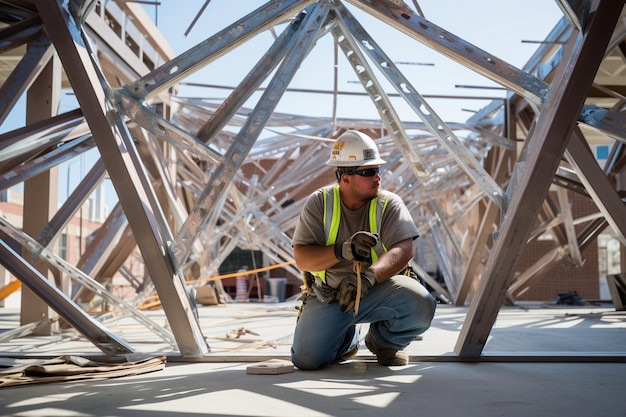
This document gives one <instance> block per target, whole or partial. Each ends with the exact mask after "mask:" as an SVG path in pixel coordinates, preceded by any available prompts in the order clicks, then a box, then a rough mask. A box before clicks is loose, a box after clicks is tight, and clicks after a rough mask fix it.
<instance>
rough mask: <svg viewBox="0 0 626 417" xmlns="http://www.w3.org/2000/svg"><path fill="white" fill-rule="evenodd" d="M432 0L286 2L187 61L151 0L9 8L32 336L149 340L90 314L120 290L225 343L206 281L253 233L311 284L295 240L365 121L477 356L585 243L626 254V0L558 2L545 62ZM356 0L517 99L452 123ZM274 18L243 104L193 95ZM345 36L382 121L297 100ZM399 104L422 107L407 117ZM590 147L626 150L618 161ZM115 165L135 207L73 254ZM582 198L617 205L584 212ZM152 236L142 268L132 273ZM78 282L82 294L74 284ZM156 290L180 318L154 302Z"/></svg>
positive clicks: (9, 162)
mask: <svg viewBox="0 0 626 417" xmlns="http://www.w3.org/2000/svg"><path fill="white" fill-rule="evenodd" d="M414 3H415V4H413V5H412V6H410V5H408V4H405V3H403V2H402V1H398V0H369V1H367V0H349V1H339V0H334V1H333V0H318V1H314V0H306V1H305V0H281V1H269V2H267V3H266V4H264V5H262V6H261V7H259V8H258V9H257V10H254V11H252V12H250V13H249V14H248V15H246V16H245V17H243V18H241V19H239V20H237V21H235V22H232V23H231V24H228V25H226V26H225V27H224V28H223V29H221V30H219V31H218V32H217V33H215V34H214V35H212V36H210V37H209V38H207V39H206V40H204V41H202V42H200V43H198V44H197V45H196V46H194V47H192V48H191V49H189V50H187V51H186V52H184V53H182V54H180V55H178V56H176V55H175V54H174V53H173V51H171V50H170V49H169V47H168V46H167V42H165V41H164V40H163V39H162V36H161V34H160V33H159V31H158V30H157V28H156V27H155V26H154V24H153V23H152V21H151V20H150V19H149V18H148V16H147V15H146V13H145V11H144V10H143V9H142V8H141V6H140V5H138V4H137V3H134V2H131V1H125V0H117V1H105V0H101V1H88V0H87V1H81V0H70V1H69V2H59V1H57V0H37V1H35V0H0V40H2V42H1V43H0V62H1V63H2V64H3V65H2V71H1V75H2V77H1V78H2V82H3V83H2V86H1V88H0V97H1V98H2V100H0V121H2V122H4V121H5V120H6V119H7V117H8V116H9V113H10V112H11V111H12V110H13V109H14V108H15V105H16V103H17V101H18V99H19V97H21V96H22V95H26V123H25V125H24V126H23V127H20V128H18V129H15V130H11V131H8V132H6V133H4V134H2V135H0V192H6V191H7V190H9V189H10V188H11V187H14V186H16V185H23V187H24V204H23V205H24V211H23V214H22V216H20V217H19V220H20V221H21V224H17V223H16V222H17V220H16V219H18V217H15V216H11V215H9V213H5V212H0V215H1V216H2V217H1V218H0V254H1V255H2V256H1V257H0V264H1V266H3V267H4V268H6V270H8V271H9V272H10V273H11V274H13V275H14V276H15V277H16V278H17V279H18V280H19V281H21V282H22V284H24V285H25V286H26V288H24V290H23V295H22V304H23V305H26V304H28V306H29V308H28V309H23V310H22V315H21V319H22V325H23V326H24V329H23V330H24V331H23V332H16V334H23V333H24V332H27V331H37V332H41V334H45V333H46V332H49V328H48V329H47V328H46V327H49V326H50V325H51V323H52V320H51V316H52V315H53V313H52V312H50V309H52V310H54V311H55V312H56V313H57V314H59V315H60V316H61V317H62V318H63V319H64V320H66V321H67V322H68V323H69V324H70V325H71V326H72V327H74V328H75V329H76V330H77V331H78V332H79V333H81V334H82V335H83V336H85V337H86V338H87V339H88V340H89V341H91V342H92V343H93V344H94V345H95V346H96V347H97V348H98V349H100V350H101V351H102V352H104V353H106V354H109V355H114V354H119V353H129V352H133V350H134V349H133V346H132V345H130V344H128V343H126V342H125V341H123V340H122V339H121V338H120V337H119V336H118V335H116V334H115V333H114V332H112V331H111V330H110V329H108V328H107V327H106V325H104V324H103V323H102V322H100V321H98V320H96V319H95V318H94V317H92V316H91V315H90V314H89V313H88V311H87V310H86V309H87V306H88V305H89V303H90V302H91V301H92V300H94V299H100V300H103V301H105V302H107V303H108V304H109V305H114V306H116V309H117V313H116V314H120V315H125V316H127V317H130V318H132V319H134V320H136V321H137V322H138V323H139V324H141V325H143V326H145V327H146V328H147V329H149V330H150V331H151V332H152V333H154V334H155V335H156V336H158V337H159V338H160V339H161V340H163V341H165V342H166V343H168V344H169V345H171V347H172V350H174V351H178V352H180V354H181V355H182V357H184V358H202V357H205V356H206V355H208V354H210V347H209V346H208V344H207V342H206V340H205V338H204V336H203V334H202V331H201V328H200V325H199V323H198V320H197V317H196V315H195V307H194V300H193V296H192V295H191V294H192V292H191V291H190V287H194V286H200V285H203V284H204V283H205V282H204V281H202V278H203V277H207V276H213V275H216V274H217V272H218V268H219V266H220V265H221V264H222V262H223V261H224V260H225V259H226V257H227V256H228V255H229V254H230V253H231V252H232V251H233V250H234V249H235V248H237V247H244V248H247V249H254V250H258V251H261V252H262V253H263V254H264V256H265V257H266V259H267V260H268V261H269V262H271V263H276V264H281V265H284V270H285V271H286V273H288V274H289V275H290V276H292V277H295V278H296V279H299V277H300V273H299V271H298V270H297V268H295V266H294V265H293V263H291V262H290V261H292V253H291V234H292V232H293V228H294V226H295V223H296V220H297V216H298V213H299V212H300V208H301V207H302V205H303V203H304V199H305V198H306V197H307V196H308V195H309V193H310V192H312V191H313V190H314V189H316V188H318V187H320V186H323V185H327V184H329V183H331V182H332V181H333V178H334V175H333V173H332V171H331V169H330V167H327V166H325V165H324V161H325V160H326V158H327V155H328V153H329V149H330V146H331V144H332V142H333V139H334V138H336V137H337V136H339V135H340V134H341V133H342V132H343V131H345V130H346V129H358V130H361V131H363V132H365V133H367V134H368V135H370V136H372V137H373V138H375V140H376V143H377V144H378V146H379V147H380V150H381V154H382V155H384V158H385V159H386V160H387V161H388V163H387V164H386V166H385V170H384V173H383V174H382V175H383V183H384V186H385V188H386V189H389V190H390V191H393V192H395V193H397V194H399V195H400V196H401V197H402V198H403V199H404V201H405V202H406V203H407V206H408V207H409V209H410V211H411V213H412V215H413V217H414V219H415V221H416V223H417V224H418V226H419V227H420V232H421V234H422V238H421V239H420V243H419V244H417V245H416V247H415V263H416V269H417V270H418V271H420V274H421V275H422V277H423V278H424V279H425V280H426V282H427V283H428V284H429V285H430V286H431V287H432V288H433V289H434V290H436V291H437V292H439V293H440V294H442V295H444V296H445V297H446V298H447V299H449V300H452V301H453V302H454V303H455V304H457V305H464V304H465V303H469V312H468V315H467V317H466V319H465V322H464V325H463V328H462V331H461V333H460V336H459V339H458V341H457V344H456V347H455V351H456V353H457V354H458V355H459V356H461V357H479V356H480V355H481V352H482V349H483V348H484V345H485V343H486V340H487V337H488V335H489V332H490V331H491V329H492V327H493V324H494V322H495V319H496V315H497V312H498V310H499V308H500V307H501V306H502V304H503V303H504V302H506V301H507V300H511V299H514V298H515V297H517V296H519V295H520V294H522V293H523V292H524V291H525V290H526V289H527V288H528V287H529V286H530V285H531V284H532V283H533V282H536V280H537V279H539V278H541V277H542V276H545V275H546V273H547V272H548V271H549V270H550V269H552V268H554V267H555V266H556V265H558V264H559V263H560V262H562V261H563V260H564V259H569V260H570V261H571V262H573V263H574V264H577V265H580V264H582V262H583V260H582V256H581V251H582V250H583V249H584V248H585V247H586V246H587V245H589V242H591V241H593V240H594V239H595V238H597V236H598V235H599V234H600V233H601V232H602V231H603V230H605V229H606V228H607V227H610V229H611V230H612V233H614V235H615V236H616V237H617V239H619V241H620V242H621V244H622V246H625V245H626V208H625V207H624V195H625V194H624V192H625V191H626V187H625V184H626V182H625V177H624V175H625V173H624V168H625V167H626V164H625V163H624V162H625V160H626V159H625V158H626V156H625V152H624V145H625V144H624V142H625V141H626V132H625V130H624V127H625V126H626V124H625V123H624V115H623V111H624V104H625V102H626V90H625V89H626V77H625V76H626V62H625V61H626V58H625V53H624V51H626V46H625V45H626V14H624V11H623V6H624V2H622V1H614V0H597V1H581V2H569V1H567V0H559V1H558V3H559V6H561V8H562V10H563V12H564V17H563V19H562V20H561V21H560V22H559V23H558V24H557V25H556V26H555V27H554V29H553V30H552V32H551V33H550V34H549V36H548V37H547V39H546V42H544V43H542V44H541V46H540V47H539V48H538V49H537V51H536V53H535V54H534V55H533V56H532V57H531V59H530V60H529V61H528V63H527V64H526V66H525V67H524V68H516V67H515V66H513V65H510V64H509V63H507V62H506V61H504V60H502V59H500V58H498V57H496V56H493V55H491V54H489V53H488V52H486V51H483V50H481V49H480V48H478V47H476V46H475V45H472V44H471V43H469V42H467V41H465V40H463V39H461V38H460V37H458V36H456V35H454V34H453V33H450V32H448V31H446V29H444V28H442V27H439V26H437V25H435V24H433V23H432V22H429V21H428V20H427V19H426V18H425V17H423V16H422V15H421V12H420V13H418V11H419V7H418V5H417V3H416V2H414ZM357 9H358V10H359V11H360V12H362V13H366V14H367V15H368V16H370V17H372V18H375V19H378V20H380V21H381V22H384V23H385V24H386V25H387V27H388V30H389V31H397V32H398V33H399V34H400V33H401V34H403V35H406V36H408V37H409V38H410V39H411V40H413V41H415V42H417V43H421V44H423V45H425V46H427V47H428V48H431V49H432V50H434V51H436V52H437V53H439V54H441V55H443V56H445V57H447V58H450V59H452V60H454V61H456V62H458V63H460V64H461V65H463V66H465V67H466V68H468V69H470V70H472V71H474V72H476V73H478V74H480V75H481V76H483V77H485V78H486V79H488V80H490V81H492V82H494V83H496V84H498V85H499V86H501V87H502V88H504V89H506V91H507V95H506V97H505V98H503V99H499V98H496V99H493V100H490V101H489V102H488V104H486V105H485V106H484V107H483V108H482V109H481V110H480V111H479V112H477V113H476V114H475V115H473V116H472V117H470V118H469V119H468V120H467V121H466V122H464V123H458V122H455V123H449V122H446V121H444V120H442V118H441V117H440V116H438V115H437V113H436V111H435V110H434V109H433V108H432V106H430V105H429V102H428V97H427V96H426V95H422V94H420V93H419V92H418V90H417V89H416V88H415V87H414V85H413V82H412V80H411V78H410V77H408V76H406V75H405V74H403V73H402V71H401V70H400V69H399V68H398V67H397V66H396V65H395V64H394V62H393V60H392V59H391V58H390V57H389V56H388V55H387V54H386V52H385V51H384V50H383V48H382V47H381V46H380V45H378V44H377V42H376V38H375V36H374V35H373V34H372V33H368V31H367V30H366V28H365V25H362V24H361V22H359V19H358V18H357V17H356V14H355V13H353V11H356V10H357ZM415 9H417V11H416V10H415ZM267 31H271V32H272V34H274V35H275V36H274V37H273V42H272V43H271V44H270V45H268V49H267V51H266V52H265V53H264V54H263V55H262V56H261V58H260V59H259V61H258V62H257V63H256V65H255V66H254V67H253V68H252V70H251V71H250V72H249V73H248V74H247V75H246V76H245V77H244V78H243V79H242V80H241V82H240V83H239V84H238V85H237V86H236V87H233V88H231V89H230V90H232V91H230V93H229V95H228V97H227V98H225V99H216V98H202V97H183V96H181V95H178V93H177V90H178V87H179V86H180V85H181V84H182V83H185V82H186V80H187V79H188V78H189V77H190V75H191V74H193V73H194V72H197V71H199V70H201V69H202V68H204V67H206V66H208V65H209V64H211V63H212V62H214V61H216V60H218V59H219V58H220V57H222V56H224V55H226V54H229V53H233V52H236V51H237V49H238V48H239V47H241V46H242V45H243V44H244V43H245V42H247V41H248V40H250V39H252V38H254V37H256V36H258V35H259V34H261V33H265V32H267ZM324 37H331V38H332V39H333V42H334V45H335V47H336V52H337V53H338V54H339V53H342V54H343V58H345V62H347V65H349V67H351V68H352V69H353V70H354V73H355V75H356V76H357V77H358V80H359V82H360V84H361V85H362V87H363V90H364V93H363V94H364V96H367V97H369V99H370V100H371V103H372V105H374V106H375V108H376V110H377V112H378V114H379V116H380V118H379V119H375V120H370V119H349V118H341V117H336V116H335V115H333V116H332V117H327V118H324V117H311V116H306V115H294V114H287V113H284V112H278V111H277V106H278V104H279V102H280V101H281V99H283V97H284V95H285V94H289V93H294V92H295V93H298V94H306V93H307V92H306V91H295V90H292V89H290V83H291V81H292V80H293V78H294V77H295V76H296V74H297V72H298V70H299V68H300V66H301V65H302V63H303V62H304V60H305V59H306V58H307V56H308V55H309V54H310V52H311V51H312V50H313V49H314V48H315V47H316V43H317V42H318V41H319V40H320V39H323V38H324ZM383 78H384V80H383ZM384 83H387V84H390V85H391V86H392V88H393V89H395V91H394V92H393V93H389V92H387V91H385V87H383V85H386V84H384ZM335 85H336V84H335ZM205 87H210V86H208V85H207V86H205ZM213 87H217V88H226V87H220V86H213ZM62 90H70V91H71V92H72V93H73V94H74V95H75V97H76V99H77V101H78V104H79V107H78V108H77V109H76V110H72V111H68V112H66V113H61V114H59V113H58V109H59V106H58V103H59V100H60V94H61V91H62ZM317 93H324V92H320V91H317ZM326 93H328V94H332V95H333V96H334V97H335V99H336V98H337V97H338V96H341V95H342V94H343V93H342V92H341V91H339V89H338V88H337V87H335V90H334V91H330V92H326ZM398 100H401V101H402V102H403V103H404V104H405V105H407V106H408V108H410V109H411V110H412V111H413V112H414V114H415V116H416V120H419V121H416V122H413V121H404V120H402V118H401V117H400V116H399V113H398V111H397V109H396V108H395V103H397V102H398ZM251 102H253V103H254V105H253V106H252V107H247V106H249V105H250V104H249V103H251ZM590 143H609V144H610V153H609V156H608V162H607V163H606V164H605V165H604V167H601V166H600V165H599V164H598V162H597V161H596V159H595V158H594V156H593V153H592V152H591V149H590V147H589V144H590ZM94 150H95V151H96V152H97V153H98V155H99V158H98V161H97V162H96V163H95V164H94V165H93V167H91V168H90V169H89V171H88V172H87V173H86V174H84V175H82V176H81V178H80V184H79V186H78V187H76V188H75V189H74V190H73V191H72V192H71V194H69V195H68V198H67V199H66V201H65V202H64V203H63V204H62V205H61V206H60V207H57V192H56V191H55V190H56V187H57V182H56V178H57V171H56V170H57V167H58V166H59V165H60V164H62V163H63V162H66V161H69V160H72V159H73V158H77V157H78V156H80V155H82V154H84V153H86V152H88V151H94ZM284 173H288V175H282V174H284ZM105 179H110V181H111V183H112V184H113V186H114V188H115V192H116V194H117V197H118V199H119V204H118V205H117V206H116V207H114V208H113V209H112V210H111V212H110V213H109V214H108V216H107V218H106V219H104V221H103V222H102V225H101V226H100V227H99V228H98V229H97V231H95V232H94V233H93V234H92V236H91V237H90V239H89V240H88V244H87V246H86V247H85V249H84V251H82V252H81V256H80V258H79V259H78V260H77V261H76V262H74V263H70V262H68V261H67V260H65V259H63V258H62V257H60V256H59V255H58V254H57V253H56V252H55V250H54V248H55V247H56V246H55V245H58V243H59V239H60V236H61V234H62V230H63V229H64V228H65V227H67V226H68V224H70V222H71V220H72V218H73V217H74V216H75V214H76V213H77V212H78V211H79V210H81V207H83V205H84V204H85V202H86V201H87V200H88V198H89V196H90V195H91V194H92V193H93V192H94V190H95V189H96V188H97V187H98V186H99V185H101V184H102V182H103V181H105ZM550 190H554V191H555V192H551V191H550ZM574 194H576V195H581V196H583V197H584V198H586V199H588V200H590V201H593V203H594V204H595V206H596V207H597V211H598V214H597V215H596V216H590V217H589V218H588V219H577V218H575V217H574V215H573V213H572V211H571V207H570V205H571V204H570V198H572V195H574ZM2 207H3V206H1V205H0V210H1V209H2ZM575 226H579V227H575ZM546 234H548V235H550V236H552V239H551V241H552V242H553V244H554V245H553V249H552V250H551V251H549V253H546V254H545V256H544V257H542V258H541V259H537V260H536V262H535V263H534V264H533V265H531V266H530V267H527V268H525V269H520V258H521V255H522V252H523V250H524V248H525V247H527V246H528V245H530V244H532V242H533V241H536V240H537V239H538V238H539V237H540V236H545V235H546ZM137 250H138V251H139V253H140V256H141V259H142V262H143V265H144V266H145V271H144V276H141V277H138V276H136V274H134V273H132V272H131V271H129V270H128V269H127V268H126V267H125V262H126V261H127V260H128V259H129V257H131V256H135V255H134V254H136V252H137ZM622 250H623V248H622ZM622 256H623V255H622ZM433 265H435V266H436V269H439V271H440V272H441V275H442V277H443V282H441V281H437V280H435V278H434V277H433V276H432V273H433V272H434V270H433V268H432V266H433ZM115 273H121V274H122V275H124V276H125V277H126V278H127V279H128V281H129V283H130V284H131V285H132V287H133V288H134V289H135V290H136V294H137V295H136V297H134V298H132V299H130V300H128V299H126V300H123V299H121V298H119V297H117V296H116V295H114V294H112V293H111V291H110V289H109V288H107V287H106V285H105V283H106V282H107V280H108V279H109V278H110V277H111V276H113V275H114V274H115ZM68 281H69V282H71V283H72V284H73V285H74V286H77V287H78V288H79V290H78V291H76V292H74V293H72V292H71V291H64V290H63V289H64V288H67V284H66V283H67V282H68ZM153 295H158V297H159V300H160V302H161V305H162V308H163V310H164V312H165V314H166V316H167V321H168V323H169V329H168V328H165V327H163V326H161V325H159V324H157V323H154V322H153V321H152V320H150V319H149V318H148V317H146V316H145V315H144V314H143V313H142V311H141V310H140V308H139V307H140V306H141V305H142V303H143V302H144V301H145V300H146V299H147V298H148V297H150V296H153ZM42 320H43V322H44V325H43V326H42V325H40V324H41V321H42ZM33 323H38V325H37V326H33ZM170 331H171V333H170Z"/></svg>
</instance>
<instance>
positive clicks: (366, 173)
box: [346, 167, 380, 177]
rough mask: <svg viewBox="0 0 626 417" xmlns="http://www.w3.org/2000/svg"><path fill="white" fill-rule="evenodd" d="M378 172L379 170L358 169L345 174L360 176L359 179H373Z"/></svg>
mask: <svg viewBox="0 0 626 417" xmlns="http://www.w3.org/2000/svg"><path fill="white" fill-rule="evenodd" d="M379 170H380V168H378V167H377V168H365V169H359V170H358V171H350V172H346V174H348V175H354V174H356V175H360V176H361V177H373V176H374V175H376V174H378V171H379Z"/></svg>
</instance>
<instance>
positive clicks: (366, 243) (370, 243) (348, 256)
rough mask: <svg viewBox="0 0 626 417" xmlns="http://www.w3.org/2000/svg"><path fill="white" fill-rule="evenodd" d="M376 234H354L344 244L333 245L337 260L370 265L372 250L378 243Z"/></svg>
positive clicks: (361, 232)
mask: <svg viewBox="0 0 626 417" xmlns="http://www.w3.org/2000/svg"><path fill="white" fill-rule="evenodd" d="M378 239H379V237H378V234H376V233H370V232H365V231H360V232H356V233H355V234H353V235H352V236H351V237H350V238H349V239H348V240H346V241H345V242H343V243H341V242H337V243H335V256H336V257H337V259H344V260H347V261H352V262H354V261H358V262H366V263H370V264H371V263H372V248H373V247H374V246H376V244H377V243H378Z"/></svg>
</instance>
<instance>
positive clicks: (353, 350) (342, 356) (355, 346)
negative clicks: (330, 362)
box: [337, 343, 359, 362]
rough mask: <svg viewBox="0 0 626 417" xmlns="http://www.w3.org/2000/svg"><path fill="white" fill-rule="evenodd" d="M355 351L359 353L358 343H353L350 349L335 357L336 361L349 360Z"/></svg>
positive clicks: (354, 354)
mask: <svg viewBox="0 0 626 417" xmlns="http://www.w3.org/2000/svg"><path fill="white" fill-rule="evenodd" d="M357 353H359V344H358V343H357V344H356V345H354V347H353V348H352V349H350V350H349V351H347V352H346V353H344V354H343V355H341V356H340V357H339V358H338V359H337V361H338V362H343V361H347V360H350V359H352V358H354V357H355V356H356V354H357Z"/></svg>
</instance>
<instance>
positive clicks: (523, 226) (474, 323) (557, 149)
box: [455, 0, 623, 356]
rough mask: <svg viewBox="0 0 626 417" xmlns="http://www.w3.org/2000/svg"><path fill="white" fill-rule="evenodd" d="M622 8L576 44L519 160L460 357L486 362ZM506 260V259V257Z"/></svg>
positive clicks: (598, 14)
mask: <svg viewBox="0 0 626 417" xmlns="http://www.w3.org/2000/svg"><path fill="white" fill-rule="evenodd" d="M622 7H623V3H622V2H613V1H612V0H601V1H599V2H598V3H597V9H596V10H595V11H594V13H593V17H592V19H591V20H590V22H589V25H588V28H587V32H586V33H585V34H584V35H581V36H580V38H579V39H577V40H575V43H574V41H570V42H569V44H568V45H567V51H566V54H565V56H567V57H569V59H568V61H566V62H561V64H560V66H559V68H558V69H557V73H556V75H555V79H554V85H555V86H556V87H555V88H554V89H553V90H552V91H551V92H550V93H549V94H548V97H547V98H546V104H545V106H544V111H543V112H542V113H541V114H540V115H539V119H538V121H537V126H536V129H535V131H534V133H533V135H532V136H531V137H530V138H529V139H528V140H527V141H528V147H527V148H526V153H525V154H523V155H522V156H521V157H520V159H518V164H517V167H516V168H517V169H521V170H522V175H521V178H520V184H522V186H521V187H520V188H519V189H518V190H516V192H515V194H513V196H512V198H511V204H510V206H509V211H508V212H507V215H506V216H505V218H504V221H503V223H502V227H501V230H500V233H499V236H498V238H497V239H496V241H495V244H494V247H493V249H492V251H491V256H490V257H489V261H488V262H487V265H486V270H485V274H484V275H483V278H482V280H481V281H480V283H479V287H478V292H477V296H476V298H475V299H473V300H472V303H471V304H470V308H469V311H468V315H467V318H466V320H465V322H464V324H463V327H462V329H461V334H460V335H459V338H458V340H457V343H456V345H455V351H456V352H457V353H458V354H459V355H460V356H480V354H481V352H482V350H483V348H484V346H485V343H486V342H487V338H488V335H489V333H490V331H491V329H492V327H493V324H494V323H495V320H496V317H497V315H498V311H499V309H500V306H501V304H502V302H503V300H504V298H505V296H506V291H507V288H508V286H509V282H510V280H511V279H512V277H513V274H514V272H515V270H516V267H517V265H518V263H519V258H520V256H521V253H522V250H523V248H524V246H525V245H526V241H527V238H528V236H529V234H530V227H531V225H532V224H533V223H534V220H535V219H536V217H537V213H538V212H539V208H540V206H541V203H542V201H543V200H544V198H545V196H546V194H547V192H548V188H549V186H550V182H549V181H546V178H551V177H553V176H554V173H555V171H556V168H557V166H558V165H559V163H560V160H561V157H562V156H563V153H564V152H565V148H566V146H567V140H568V138H569V134H570V132H571V130H572V129H573V127H574V122H575V120H576V119H577V116H578V114H579V113H580V109H581V108H582V106H583V103H584V101H585V98H586V92H587V91H588V90H589V87H590V86H591V84H592V82H593V77H594V75H595V74H596V72H597V69H598V66H599V65H600V62H601V60H602V58H603V56H604V52H605V48H606V47H607V45H608V43H609V40H610V38H611V34H612V33H613V28H614V27H615V24H616V22H617V19H618V17H619V16H620V14H621V10H622ZM505 254H506V256H505Z"/></svg>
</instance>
